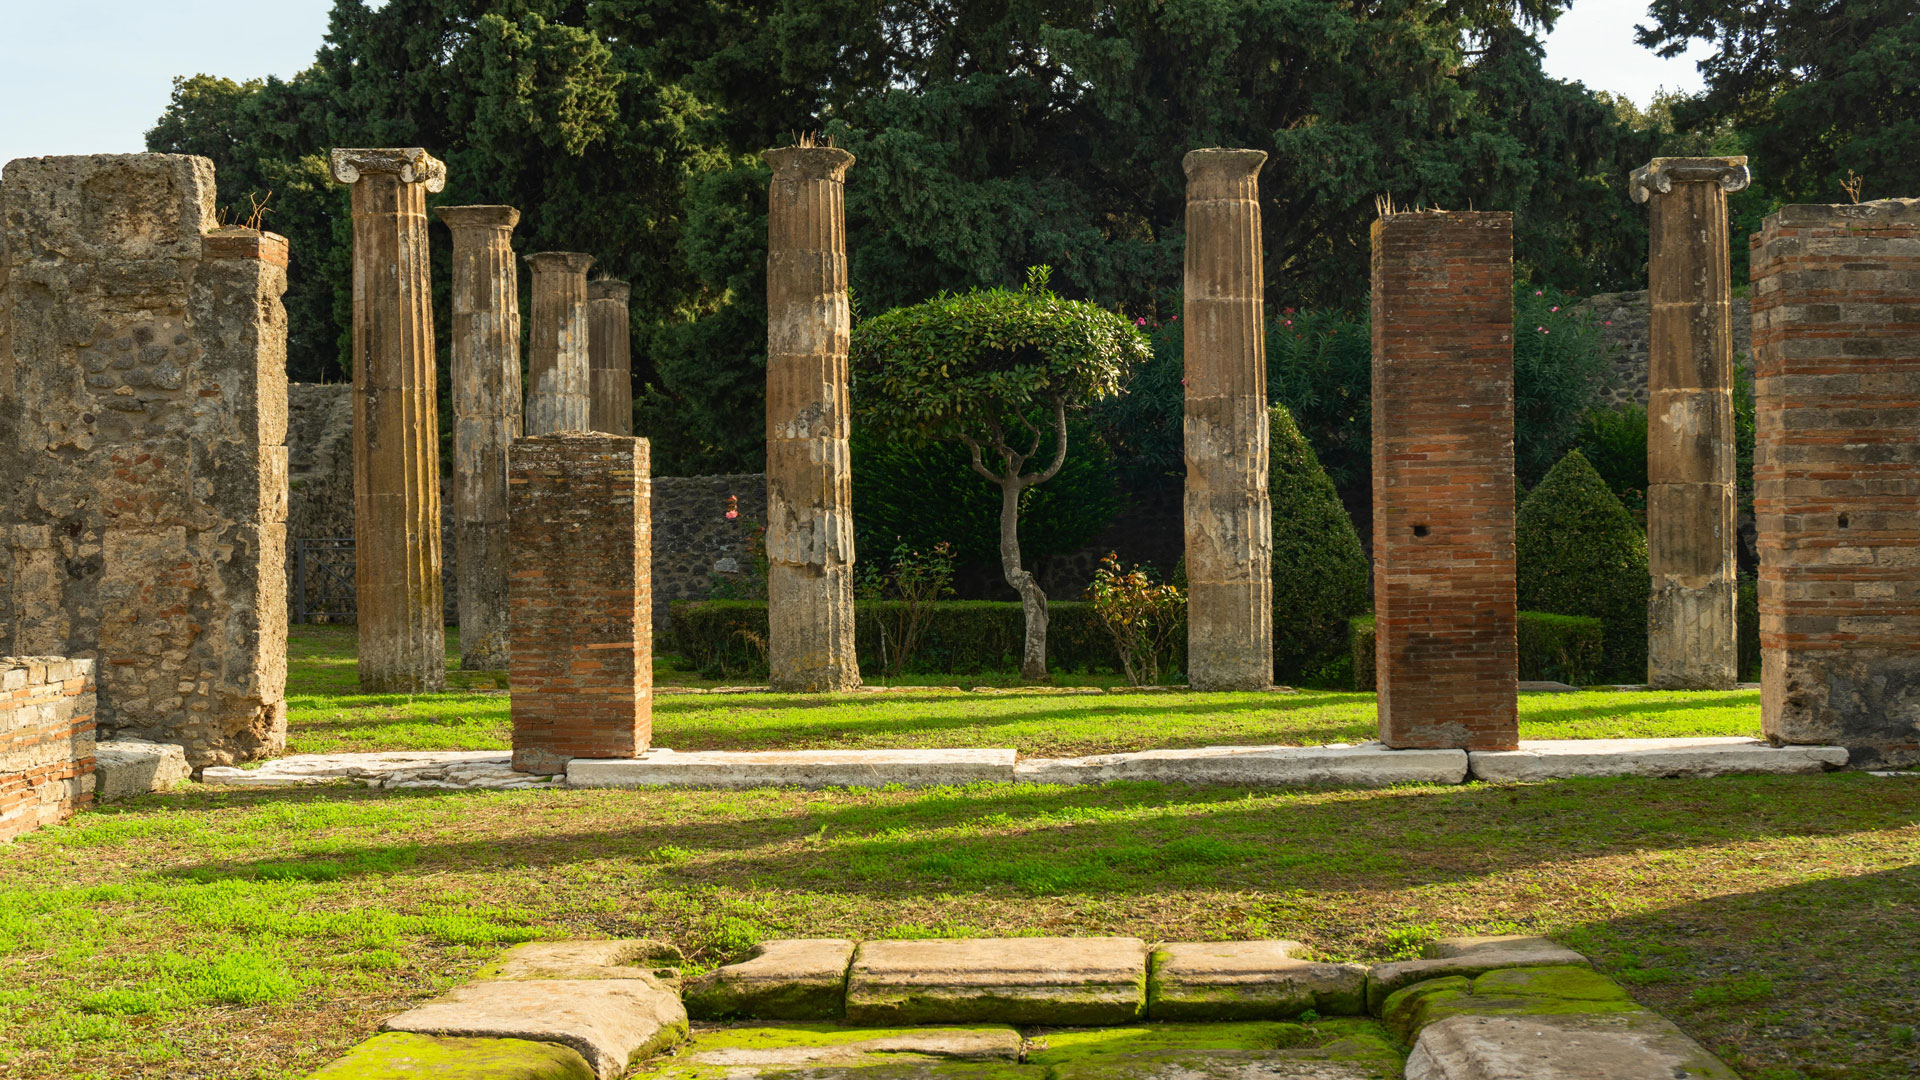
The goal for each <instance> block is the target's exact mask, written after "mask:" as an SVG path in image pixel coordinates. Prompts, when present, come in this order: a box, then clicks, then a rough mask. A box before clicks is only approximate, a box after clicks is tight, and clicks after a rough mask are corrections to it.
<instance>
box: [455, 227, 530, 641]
mask: <svg viewBox="0 0 1920 1080" xmlns="http://www.w3.org/2000/svg"><path fill="white" fill-rule="evenodd" d="M438 212H439V214H440V220H441V221H444V222H446V223H447V228H448V229H449V230H450V231H451V232H452V233H453V485H452V487H453V544H454V552H455V554H456V556H457V558H456V559H455V560H454V565H455V567H456V568H457V569H456V573H457V574H458V578H459V589H460V597H459V600H460V666H461V667H462V668H464V669H467V670H469V671H473V670H481V671H499V670H504V669H505V668H506V666H507V636H508V629H507V449H508V447H509V446H511V445H512V443H513V440H514V439H516V438H518V437H519V436H520V279H519V275H518V267H516V266H515V265H514V261H513V243H512V241H513V227H514V226H515V225H516V224H518V223H519V221H520V211H518V210H515V209H514V208H513V207H511V206H443V207H440V209H439V211H438Z"/></svg>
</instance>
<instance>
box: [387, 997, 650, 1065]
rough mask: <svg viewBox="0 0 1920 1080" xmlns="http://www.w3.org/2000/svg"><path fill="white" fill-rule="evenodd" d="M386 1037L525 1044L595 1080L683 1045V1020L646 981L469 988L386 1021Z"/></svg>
mask: <svg viewBox="0 0 1920 1080" xmlns="http://www.w3.org/2000/svg"><path fill="white" fill-rule="evenodd" d="M384 1028H385V1030H387V1031H407V1032H413V1033H415V1034H419V1035H460V1036H481V1037H486V1038H504V1039H531V1040H533V1041H536V1042H551V1043H559V1044H561V1045H563V1046H568V1047H571V1048H573V1049H574V1050H576V1051H578V1052H579V1053H580V1056H581V1057H583V1058H585V1059H586V1061H587V1064H588V1065H590V1066H592V1067H593V1070H594V1072H595V1074H596V1075H597V1076H598V1077H599V1080H613V1078H614V1077H617V1076H619V1075H621V1074H622V1073H623V1072H625V1071H626V1069H627V1066H628V1064H629V1063H630V1062H632V1061H635V1060H637V1059H639V1058H641V1057H644V1056H645V1055H647V1054H651V1053H653V1052H654V1051H657V1050H661V1049H664V1048H665V1047H668V1046H672V1045H673V1044H674V1043H677V1042H679V1041H680V1040H681V1039H683V1038H685V1037H686V1034H687V1013H686V1010H685V1009H683V1008H681V1006H680V998H679V996H678V995H677V994H675V993H674V992H673V991H672V990H670V989H668V988H666V987H663V986H661V985H660V984H659V983H658V982H657V981H655V980H653V979H651V978H641V979H528V980H496V981H490V982H477V983H471V984H469V985H466V986H462V987H458V988H456V989H454V990H451V991H448V992H447V993H446V994H444V995H442V996H441V997H438V998H435V999H434V1000H432V1001H430V1002H428V1003H426V1004H425V1005H422V1006H420V1007H418V1008H415V1009H410V1010H408V1011H407V1012H404V1013H401V1014H400V1015H398V1016H395V1017H392V1018H391V1019H389V1020H388V1021H387V1022H386V1024H385V1025H384Z"/></svg>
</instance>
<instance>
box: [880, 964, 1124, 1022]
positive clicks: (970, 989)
mask: <svg viewBox="0 0 1920 1080" xmlns="http://www.w3.org/2000/svg"><path fill="white" fill-rule="evenodd" d="M1132 989H1133V991H1134V993H1133V994H1132V996H1131V997H1130V998H1129V997H1126V996H1123V991H1122V990H1121V989H1120V987H1119V986H1118V985H1116V984H1114V983H1097V984H1094V985H1091V986H1084V987H1076V986H1050V987H1046V988H1045V989H1044V990H1036V991H1034V992H1022V993H1008V994H999V993H993V992H992V991H990V990H987V989H985V988H982V987H974V986H966V987H957V988H954V989H952V990H947V989H945V988H941V987H929V988H927V989H926V990H924V991H918V992H915V991H905V990H892V989H887V990H880V991H874V990H868V991H866V992H865V993H863V994H859V995H858V996H856V995H854V994H849V995H848V998H847V1019H849V1020H853V1021H856V1022H860V1023H885V1024H909V1025H911V1024H975V1023H1013V1024H1060V1025H1074V1026H1078V1025H1087V1026H1093V1025H1100V1024H1124V1023H1129V1022H1131V1021H1134V1020H1138V1019H1139V1018H1140V1013H1141V1010H1142V1009H1143V1008H1144V1007H1145V1005H1146V977H1145V975H1144V974H1143V975H1142V976H1141V977H1140V979H1139V981H1138V984H1137V985H1136V986H1135V987H1133V988H1132Z"/></svg>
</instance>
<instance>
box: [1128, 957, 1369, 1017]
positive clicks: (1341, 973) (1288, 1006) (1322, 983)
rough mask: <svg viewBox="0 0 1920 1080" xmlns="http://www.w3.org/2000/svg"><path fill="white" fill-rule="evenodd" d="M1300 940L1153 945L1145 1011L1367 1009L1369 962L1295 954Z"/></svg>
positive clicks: (1207, 1013) (1236, 1013) (1334, 1012)
mask: <svg viewBox="0 0 1920 1080" xmlns="http://www.w3.org/2000/svg"><path fill="white" fill-rule="evenodd" d="M1302 948H1303V946H1301V945H1300V943H1299V942H1297V941H1214V942H1169V943H1166V944H1162V945H1156V946H1154V949H1153V956H1152V970H1151V972H1150V973H1149V975H1148V977H1147V1015H1148V1016H1149V1017H1150V1018H1152V1019H1154V1020H1281V1019H1286V1018H1288V1017H1291V1016H1297V1015H1299V1014H1300V1013H1302V1012H1305V1011H1307V1010H1308V1009H1312V1010H1314V1011H1315V1012H1318V1013H1320V1014H1321V1015H1324V1016H1340V1015H1356V1014H1364V1013H1365V1012H1366V1006H1367V968H1366V965H1364V964H1325V963H1316V962H1314V961H1310V960H1299V959H1295V958H1294V956H1293V954H1294V953H1295V952H1298V951H1300V950H1301V949H1302Z"/></svg>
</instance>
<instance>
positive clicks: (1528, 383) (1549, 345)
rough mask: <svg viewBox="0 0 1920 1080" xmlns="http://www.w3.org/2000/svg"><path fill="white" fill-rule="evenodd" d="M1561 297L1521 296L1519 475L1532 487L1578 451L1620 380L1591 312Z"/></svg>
mask: <svg viewBox="0 0 1920 1080" xmlns="http://www.w3.org/2000/svg"><path fill="white" fill-rule="evenodd" d="M1575 303H1576V298H1575V297H1573V296H1571V295H1569V294H1567V293H1563V292H1560V291H1559V290H1557V289H1535V288H1530V287H1528V286H1527V285H1526V284H1525V283H1516V284H1515V285H1514V289H1513V468H1514V472H1515V473H1517V474H1518V475H1519V476H1520V478H1521V479H1522V480H1524V481H1526V482H1527V483H1528V485H1529V486H1531V485H1532V483H1533V481H1534V480H1535V479H1536V478H1538V477H1539V476H1541V475H1542V474H1543V473H1545V472H1547V471H1548V469H1549V467H1551V466H1552V465H1553V464H1554V463H1555V462H1557V461H1559V460H1560V457H1561V455H1562V454H1565V453H1566V452H1567V450H1568V449H1569V448H1571V447H1572V446H1573V444H1574V442H1575V440H1576V439H1578V438H1579V435H1580V421H1581V418H1582V417H1584V416H1585V415H1586V414H1587V412H1588V410H1589V409H1591V408H1593V406H1594V405H1595V404H1597V403H1598V402H1599V400H1600V394H1601V391H1603V390H1604V389H1605V388H1606V385H1607V382H1608V381H1609V380H1610V379H1611V378H1612V375H1613V363H1612V361H1611V360H1610V359H1609V358H1608V356H1607V349H1606V345H1605V344H1604V343H1603V342H1602V341H1601V340H1600V331H1599V328H1598V327H1597V326H1595V325H1594V324H1593V315H1592V313H1591V312H1589V311H1587V310H1585V309H1581V310H1579V311H1576V310H1575V308H1574V305H1575Z"/></svg>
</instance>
